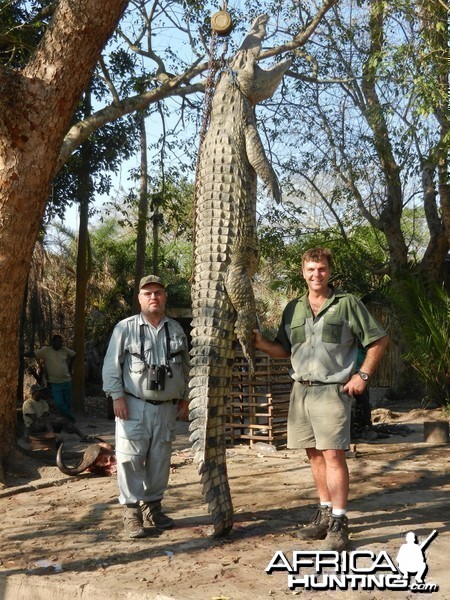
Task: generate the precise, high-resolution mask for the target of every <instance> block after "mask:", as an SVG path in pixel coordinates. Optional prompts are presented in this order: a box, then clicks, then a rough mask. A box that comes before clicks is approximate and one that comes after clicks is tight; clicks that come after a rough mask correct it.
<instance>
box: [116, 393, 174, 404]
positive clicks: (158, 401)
mask: <svg viewBox="0 0 450 600" xmlns="http://www.w3.org/2000/svg"><path fill="white" fill-rule="evenodd" d="M125 393H126V394H128V395H129V396H133V398H137V399H138V400H144V402H147V404H153V405H154V406H156V405H158V404H166V402H172V404H177V403H178V400H177V399H176V398H173V399H172V400H146V399H145V398H139V396H135V395H134V394H130V392H125Z"/></svg>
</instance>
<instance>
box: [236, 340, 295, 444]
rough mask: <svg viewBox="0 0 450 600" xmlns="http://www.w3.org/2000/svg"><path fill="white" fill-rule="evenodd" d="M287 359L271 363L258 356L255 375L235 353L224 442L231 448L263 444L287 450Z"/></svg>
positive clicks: (243, 359) (270, 359) (288, 387)
mask: <svg viewBox="0 0 450 600" xmlns="http://www.w3.org/2000/svg"><path fill="white" fill-rule="evenodd" d="M290 367H291V362H290V359H274V358H270V357H269V356H267V355H266V354H263V353H261V352H257V355H256V367H255V373H254V375H253V376H252V377H250V375H249V372H248V364H247V361H246V359H245V358H244V356H243V355H242V352H241V351H238V352H237V355H236V360H235V362H234V366H233V377H232V383H231V386H230V392H229V399H228V405H227V422H226V432H227V441H228V442H229V443H230V444H231V445H233V444H238V443H242V442H248V443H249V444H250V445H253V444H254V443H256V442H266V443H268V444H273V445H274V446H277V447H283V446H286V440H287V414H288V408H289V395H290V391H291V386H292V379H291V377H290V375H289V369H290Z"/></svg>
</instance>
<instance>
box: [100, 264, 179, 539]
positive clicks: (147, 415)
mask: <svg viewBox="0 0 450 600" xmlns="http://www.w3.org/2000/svg"><path fill="white" fill-rule="evenodd" d="M166 301H167V292H166V288H165V285H164V283H163V281H162V280H161V279H160V278H159V277H158V276H156V275H148V276H146V277H143V278H142V279H141V281H140V284H139V304H140V307H141V312H140V314H138V315H134V316H132V317H128V318H127V319H124V320H122V321H120V322H119V323H118V324H117V325H116V327H115V328H114V331H113V333H112V336H111V340H110V342H109V346H108V350H107V352H106V356H105V360H104V364H103V389H104V391H105V392H106V394H107V395H108V396H111V397H112V399H113V406H114V415H115V416H116V457H117V483H118V486H119V502H120V504H122V505H124V507H125V511H124V525H125V531H126V533H127V535H128V536H129V537H130V538H140V537H143V536H144V535H145V531H144V525H146V524H150V525H154V526H155V527H157V528H158V529H169V528H170V527H172V526H173V520H172V519H171V518H170V517H168V516H167V515H165V514H164V513H163V512H162V508H161V500H162V498H163V495H164V492H165V491H166V489H167V486H168V482H169V474H170V458H171V453H172V442H173V441H174V439H175V426H176V417H177V412H178V416H179V417H180V418H185V417H186V416H187V411H188V402H187V398H188V385H187V384H188V377H189V351H188V342H187V337H186V334H185V333H184V331H183V329H182V327H181V325H180V324H179V323H177V322H176V321H174V320H173V319H170V318H168V317H166V315H165V307H166Z"/></svg>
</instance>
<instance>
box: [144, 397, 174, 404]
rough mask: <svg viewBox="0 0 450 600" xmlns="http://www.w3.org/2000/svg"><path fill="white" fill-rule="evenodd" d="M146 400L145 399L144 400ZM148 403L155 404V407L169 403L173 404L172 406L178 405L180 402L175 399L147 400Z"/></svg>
mask: <svg viewBox="0 0 450 600" xmlns="http://www.w3.org/2000/svg"><path fill="white" fill-rule="evenodd" d="M144 400H145V398H144ZM145 401H146V402H147V404H153V405H154V406H157V405H158V404H167V403H168V402H172V404H177V402H178V400H176V399H175V398H174V399H173V400H145Z"/></svg>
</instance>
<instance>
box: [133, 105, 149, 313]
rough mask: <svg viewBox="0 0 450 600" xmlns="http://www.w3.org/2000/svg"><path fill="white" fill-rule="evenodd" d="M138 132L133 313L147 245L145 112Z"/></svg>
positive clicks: (138, 308)
mask: <svg viewBox="0 0 450 600" xmlns="http://www.w3.org/2000/svg"><path fill="white" fill-rule="evenodd" d="M138 119H139V133H140V138H141V176H140V179H139V181H140V186H139V210H138V222H137V237H136V266H135V270H134V295H133V314H135V315H136V314H137V313H139V312H140V310H141V308H140V305H139V301H138V292H139V281H140V280H141V278H142V277H143V276H144V274H145V273H144V271H145V258H146V246H147V221H148V161H147V132H146V130H145V114H144V113H143V112H141V113H139V116H138Z"/></svg>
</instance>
